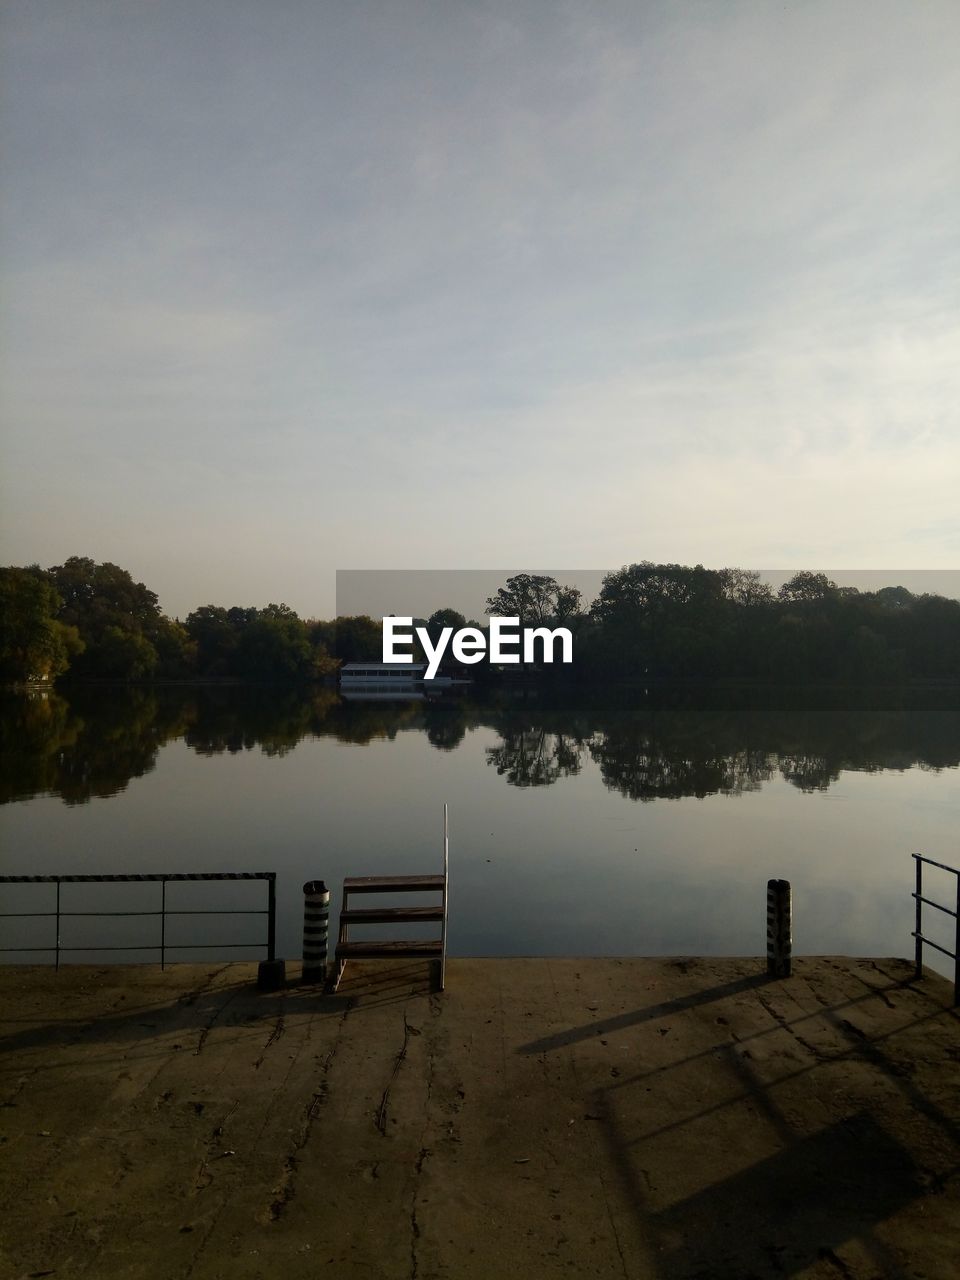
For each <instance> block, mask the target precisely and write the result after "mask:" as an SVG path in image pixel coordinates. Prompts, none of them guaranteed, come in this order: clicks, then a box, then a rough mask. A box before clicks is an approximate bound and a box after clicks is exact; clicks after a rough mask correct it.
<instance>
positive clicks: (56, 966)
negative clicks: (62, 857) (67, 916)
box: [54, 876, 60, 969]
mask: <svg viewBox="0 0 960 1280" xmlns="http://www.w3.org/2000/svg"><path fill="white" fill-rule="evenodd" d="M54 967H55V968H56V969H59V968H60V878H59V876H58V877H57V960H56V964H55V966H54Z"/></svg>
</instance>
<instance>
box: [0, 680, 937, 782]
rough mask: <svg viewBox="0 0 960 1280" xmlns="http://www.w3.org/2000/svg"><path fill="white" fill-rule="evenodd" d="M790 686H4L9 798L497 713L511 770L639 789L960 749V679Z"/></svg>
mask: <svg viewBox="0 0 960 1280" xmlns="http://www.w3.org/2000/svg"><path fill="white" fill-rule="evenodd" d="M744 696H745V697H746V695H744ZM750 696H752V697H754V698H756V697H757V694H756V693H753V694H751V695H750ZM763 696H765V697H769V698H770V699H771V700H772V699H773V696H774V695H773V694H771V693H770V691H765V692H764V695H763ZM791 696H792V699H793V700H792V701H787V700H786V695H784V704H783V705H777V704H774V705H766V706H760V707H758V706H756V705H754V704H753V703H751V702H747V703H746V705H737V704H736V702H731V704H730V705H728V704H725V703H723V702H722V700H719V699H718V698H715V699H714V700H713V702H710V701H709V700H706V699H704V698H703V697H702V696H701V695H700V694H696V693H694V694H688V695H685V696H682V695H679V694H678V695H675V696H674V700H673V701H667V700H666V698H665V697H664V698H661V699H660V700H659V701H656V700H655V699H652V698H645V697H644V696H643V695H641V694H639V693H638V692H636V691H633V692H632V693H631V692H630V691H617V692H616V693H614V694H611V695H610V696H608V697H606V698H605V699H604V698H599V697H589V698H587V697H580V698H576V697H572V696H570V695H569V694H565V695H564V696H563V697H562V698H538V697H528V696H522V697H517V696H516V695H503V694H500V695H494V696H491V697H490V698H489V699H488V700H486V701H479V702H478V701H471V700H460V699H456V700H451V701H449V702H447V701H441V700H437V701H432V700H431V701H427V702H422V701H419V702H418V701H409V702H383V703H379V702H369V703H360V702H358V703H348V702H342V701H341V700H340V699H339V698H338V696H337V694H336V692H335V691H334V690H332V689H326V688H315V689H311V690H309V691H301V690H294V689H289V688H288V689H283V688H277V687H269V686H249V687H236V686H232V687H225V686H220V687H210V686H176V687H168V686H150V687H129V686H128V687H116V686H106V685H101V686H73V687H71V688H70V689H69V690H65V691H64V692H63V693H60V692H53V691H44V692H42V693H35V694H26V695H24V694H16V695H7V696H5V697H4V698H3V700H2V702H0V802H9V801H11V800H21V799H26V798H28V797H30V796H33V795H39V794H47V795H59V796H61V797H62V798H63V800H64V801H66V803H68V804H79V803H83V802H84V801H87V800H89V799H91V798H93V797H97V796H111V795H114V794H116V793H117V792H118V791H122V790H123V789H124V787H125V786H126V785H127V783H128V782H129V781H130V779H131V778H136V777H142V776H143V775H145V774H146V773H148V772H149V771H150V770H151V769H153V768H154V766H155V764H156V760H157V756H158V753H159V750H160V748H161V747H162V746H163V745H164V744H165V743H166V742H169V741H171V740H172V739H175V738H183V739H184V740H185V741H186V742H187V744H188V745H189V746H191V747H192V748H193V750H194V751H196V752H197V753H198V754H201V755H215V754H220V753H222V752H240V751H251V750H256V749H259V750H261V751H263V752H264V753H265V754H268V755H278V756H280V755H284V754H286V753H287V752H289V751H292V750H293V749H294V748H295V747H296V745H297V744H298V743H299V742H300V741H301V740H302V739H303V738H305V737H307V738H310V737H312V738H321V737H322V738H333V739H335V740H337V741H339V742H351V743H358V744H366V743H369V742H372V741H377V740H393V739H394V738H396V737H397V735H398V734H401V733H410V732H420V731H423V732H425V733H426V735H427V738H428V740H429V742H430V743H431V744H432V746H433V747H435V748H436V749H437V750H441V751H452V750H455V749H456V748H457V747H459V745H460V744H461V743H462V742H463V740H464V736H465V734H466V730H467V729H468V728H475V727H479V726H484V727H492V728H494V729H495V730H496V731H497V732H498V734H499V736H500V741H499V743H498V744H497V745H496V746H494V747H490V748H488V749H487V752H486V759H487V763H488V764H490V765H492V766H493V767H494V768H496V770H497V773H498V774H499V775H500V776H501V777H502V778H504V780H505V781H506V782H507V783H508V784H510V785H511V786H518V787H534V786H546V785H550V784H551V783H555V782H557V781H559V780H560V779H562V778H568V777H572V776H574V775H576V774H577V773H579V772H580V770H581V768H582V766H583V761H584V757H585V754H586V752H587V751H589V755H590V758H592V759H593V760H594V761H595V762H596V764H597V766H598V768H599V770H600V775H601V777H602V779H603V781H604V783H605V784H606V785H607V786H608V787H610V788H611V789H613V790H616V791H619V792H621V793H622V794H623V795H625V796H628V797H630V798H632V799H635V800H651V799H656V798H664V797H667V798H669V797H679V796H706V795H710V794H714V793H720V794H727V795H739V794H741V793H743V792H745V791H749V790H754V789H756V788H757V787H759V786H761V785H762V784H763V783H764V782H766V781H767V780H768V779H770V778H772V777H773V776H775V775H776V773H777V772H778V771H779V773H780V775H781V776H782V777H783V778H784V779H785V780H786V781H787V782H789V783H790V784H791V785H793V786H796V787H798V788H800V789H801V790H804V791H816V790H824V789H826V788H827V787H829V786H831V785H832V784H833V783H834V782H835V781H836V780H837V778H838V777H840V775H841V773H843V772H844V771H846V770H880V769H907V768H912V767H915V766H916V765H919V766H920V767H921V768H928V769H943V768H955V767H956V766H957V764H958V763H960V694H957V693H954V694H953V695H950V694H949V692H946V693H945V692H943V691H939V690H936V691H934V690H932V691H930V692H929V694H926V693H922V692H921V694H920V695H915V696H912V697H911V698H903V699H902V701H900V702H898V703H897V704H895V705H893V706H884V705H874V704H873V703H869V702H864V701H863V700H862V699H860V700H854V701H852V702H850V703H849V704H847V703H845V702H842V701H841V702H840V703H839V704H838V705H835V706H829V707H824V706H822V705H821V706H817V705H816V704H813V705H810V704H809V702H808V701H804V700H803V698H802V697H801V695H799V694H796V693H795V694H793V695H791Z"/></svg>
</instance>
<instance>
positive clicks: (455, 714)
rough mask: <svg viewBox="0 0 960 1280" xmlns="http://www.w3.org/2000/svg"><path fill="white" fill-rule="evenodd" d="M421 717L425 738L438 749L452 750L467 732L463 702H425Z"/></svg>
mask: <svg viewBox="0 0 960 1280" xmlns="http://www.w3.org/2000/svg"><path fill="white" fill-rule="evenodd" d="M423 719H424V724H425V727H426V730H427V738H428V739H429V741H430V744H431V746H434V747H436V748H437V750H438V751H453V750H454V748H456V747H459V745H460V743H461V742H462V741H463V738H464V734H465V733H466V732H467V719H466V715H465V712H464V708H463V704H462V703H460V702H457V701H450V702H443V701H437V702H427V703H425V704H424V706H423Z"/></svg>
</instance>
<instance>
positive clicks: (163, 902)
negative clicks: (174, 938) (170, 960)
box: [160, 879, 183, 973]
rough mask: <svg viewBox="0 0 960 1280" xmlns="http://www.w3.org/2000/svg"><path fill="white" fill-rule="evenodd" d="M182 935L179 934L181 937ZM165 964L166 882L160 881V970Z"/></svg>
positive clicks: (161, 970)
mask: <svg viewBox="0 0 960 1280" xmlns="http://www.w3.org/2000/svg"><path fill="white" fill-rule="evenodd" d="M182 936H183V935H182V934H181V937H182ZM166 964H167V882H166V880H165V879H164V880H161V881H160V972H161V973H163V971H164V969H165V968H166Z"/></svg>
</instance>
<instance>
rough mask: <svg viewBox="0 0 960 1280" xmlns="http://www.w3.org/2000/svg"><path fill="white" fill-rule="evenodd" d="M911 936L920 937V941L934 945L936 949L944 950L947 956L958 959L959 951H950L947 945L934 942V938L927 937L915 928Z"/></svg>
mask: <svg viewBox="0 0 960 1280" xmlns="http://www.w3.org/2000/svg"><path fill="white" fill-rule="evenodd" d="M910 936H911V938H918V939H919V940H920V942H922V943H924V944H925V945H926V946H928V947H933V948H934V950H936V951H942V952H943V954H944V955H945V956H949V957H950V959H951V960H956V958H957V953H956V952H955V951H948V950H947V948H946V947H941V945H940V943H939V942H934V941H933V939H932V938H925V937H924V936H923V934H922V933H917V931H916V930H914V931H913V932H912V933H911V935H910Z"/></svg>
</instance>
